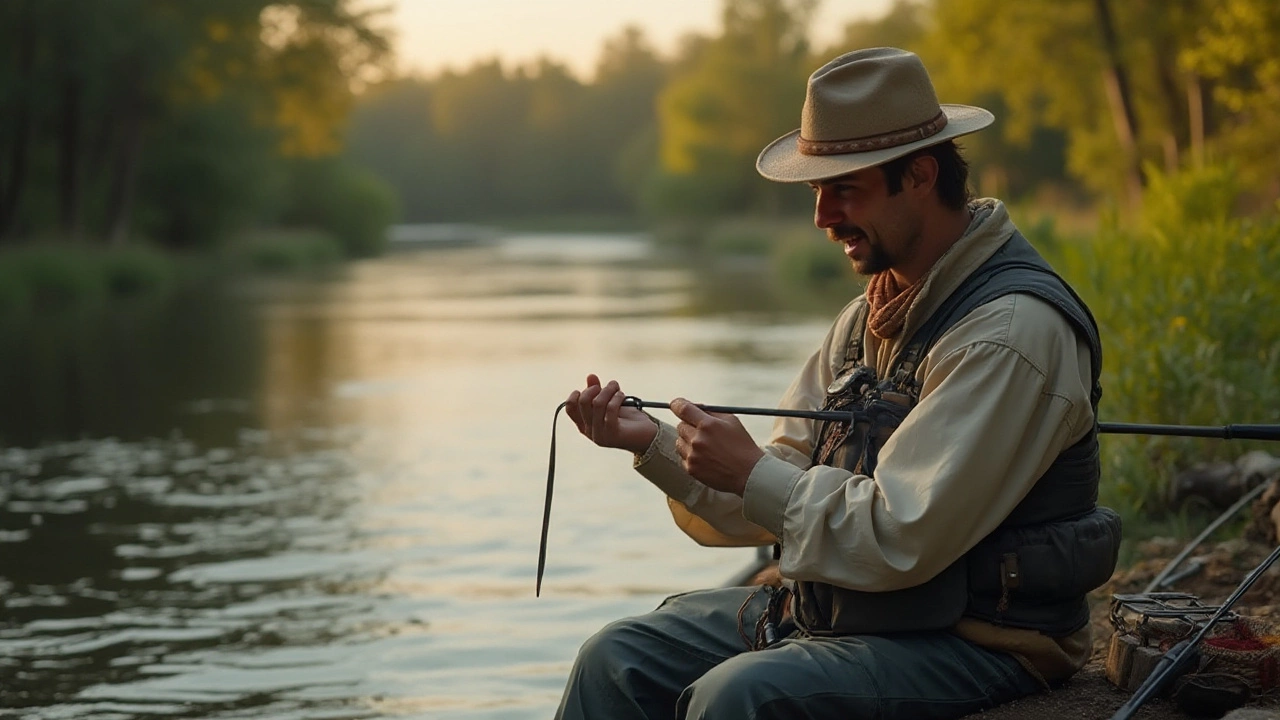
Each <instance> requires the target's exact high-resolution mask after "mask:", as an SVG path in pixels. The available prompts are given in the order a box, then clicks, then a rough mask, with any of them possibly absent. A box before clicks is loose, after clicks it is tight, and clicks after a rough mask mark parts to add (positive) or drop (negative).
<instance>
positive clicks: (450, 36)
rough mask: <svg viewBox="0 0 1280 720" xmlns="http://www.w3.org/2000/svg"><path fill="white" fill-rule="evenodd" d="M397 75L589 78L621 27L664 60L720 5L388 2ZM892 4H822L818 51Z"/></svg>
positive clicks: (680, 1)
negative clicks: (564, 68) (494, 65)
mask: <svg viewBox="0 0 1280 720" xmlns="http://www.w3.org/2000/svg"><path fill="white" fill-rule="evenodd" d="M393 5H394V7H393V10H392V12H391V14H390V16H389V18H388V20H389V21H390V24H391V26H392V27H393V28H394V30H395V32H396V34H397V36H398V37H397V41H396V51H397V55H398V57H399V65H400V69H402V70H405V71H418V72H422V73H426V74H428V75H431V74H435V73H437V72H439V71H440V70H442V69H444V68H446V67H452V68H454V69H459V70H460V69H465V68H467V67H469V66H470V65H472V64H473V63H475V62H477V61H479V60H485V59H489V58H493V57H500V58H501V59H502V60H503V62H504V63H509V64H515V63H523V62H526V61H530V60H534V59H536V58H538V57H540V56H548V57H551V58H553V59H556V60H560V61H562V62H564V63H566V64H567V65H568V66H569V67H570V68H571V69H572V70H573V71H574V72H575V74H577V75H578V76H579V77H580V78H582V79H584V80H585V79H589V78H590V76H591V73H592V70H593V68H594V66H595V61H596V58H597V57H598V56H599V53H600V47H601V44H602V43H603V42H604V40H605V39H606V38H608V37H611V36H614V35H616V34H617V33H618V32H619V31H620V30H621V29H622V28H623V27H625V26H626V25H628V24H635V25H639V26H640V27H641V28H643V29H644V31H645V34H646V36H647V37H648V38H649V41H650V42H651V43H652V44H653V45H654V47H655V48H656V49H657V50H658V51H659V52H660V53H662V54H664V55H668V54H670V53H671V52H672V51H673V50H674V49H675V47H676V42H677V39H678V38H679V37H680V36H681V35H684V34H685V33H687V32H690V31H693V32H702V33H715V32H717V31H718V28H719V25H720V7H721V0H393ZM890 5H891V0H825V2H822V4H821V5H820V6H819V10H818V13H817V16H816V18H815V21H814V24H813V26H812V37H813V39H814V41H815V42H816V43H817V44H818V45H820V46H821V45H823V44H826V43H830V42H834V41H835V40H836V39H837V38H838V37H839V36H840V34H841V32H842V30H843V28H844V25H845V23H847V22H849V21H851V20H856V19H860V18H866V17H876V16H879V15H883V14H884V13H885V12H886V11H887V10H888V8H889V6H890Z"/></svg>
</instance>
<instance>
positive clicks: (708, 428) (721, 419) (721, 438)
mask: <svg viewBox="0 0 1280 720" xmlns="http://www.w3.org/2000/svg"><path fill="white" fill-rule="evenodd" d="M671 412H673V413H675V415H676V417H678V418H680V420H681V422H680V425H679V427H677V428H676V430H677V432H678V433H679V435H680V437H679V439H677V440H676V452H678V453H680V457H681V458H682V459H683V460H684V469H685V471H686V472H688V473H689V474H690V475H692V476H693V477H695V478H697V479H698V480H699V481H700V482H701V483H702V484H704V485H706V486H707V487H710V488H713V489H715V490H722V491H724V492H731V493H733V494H735V495H741V494H742V492H743V490H744V489H745V488H746V486H747V477H748V476H750V475H751V470H752V468H754V467H755V466H756V463H757V462H759V460H760V458H761V457H763V456H764V451H763V450H761V449H760V447H759V446H758V445H756V443H755V441H754V440H752V439H751V434H750V433H748V432H747V429H746V428H744V427H743V426H742V423H741V422H740V421H739V420H738V418H737V416H735V415H726V414H724V413H708V412H706V411H704V410H703V409H702V408H700V407H698V406H697V405H694V404H693V403H691V402H689V401H688V400H685V399H684V398H676V399H675V400H672V401H671Z"/></svg>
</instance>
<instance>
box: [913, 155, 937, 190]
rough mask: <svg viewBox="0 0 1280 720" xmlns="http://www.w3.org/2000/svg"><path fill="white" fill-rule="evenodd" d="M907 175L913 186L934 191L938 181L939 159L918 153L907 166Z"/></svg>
mask: <svg viewBox="0 0 1280 720" xmlns="http://www.w3.org/2000/svg"><path fill="white" fill-rule="evenodd" d="M906 176H907V179H908V180H909V181H910V184H911V187H912V188H914V189H918V190H921V191H923V192H926V193H927V192H932V191H933V186H934V184H936V183H937V182H938V159H937V158H935V157H934V156H932V155H917V156H916V157H915V158H913V159H912V160H911V165H910V166H908V167H907V173H906Z"/></svg>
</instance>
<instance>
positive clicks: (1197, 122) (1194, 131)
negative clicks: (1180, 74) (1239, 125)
mask: <svg viewBox="0 0 1280 720" xmlns="http://www.w3.org/2000/svg"><path fill="white" fill-rule="evenodd" d="M1187 117H1188V120H1189V122H1188V124H1189V125H1190V128H1191V130H1190V135H1191V163H1192V164H1193V165H1194V166H1195V167H1197V168H1202V167H1204V137H1205V123H1204V117H1205V113H1204V87H1203V86H1202V85H1201V82H1200V78H1199V77H1197V76H1195V75H1188V76H1187Z"/></svg>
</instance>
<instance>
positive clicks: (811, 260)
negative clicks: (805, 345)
mask: <svg viewBox="0 0 1280 720" xmlns="http://www.w3.org/2000/svg"><path fill="white" fill-rule="evenodd" d="M773 267H774V282H775V283H776V284H777V285H778V287H779V288H780V290H781V291H782V292H783V293H784V294H785V295H787V296H789V297H792V298H795V299H798V300H801V301H803V304H804V305H807V306H813V307H820V308H823V309H827V308H832V309H834V308H839V307H841V306H843V305H844V304H845V303H847V302H848V301H849V300H851V299H853V298H854V297H855V296H857V295H858V294H859V293H861V292H862V290H861V287H860V286H863V285H865V284H866V279H865V278H859V277H858V276H857V275H855V274H854V272H853V269H852V268H851V267H850V266H849V260H848V259H847V258H846V257H845V256H844V255H843V254H842V253H841V252H840V248H838V247H836V246H835V245H833V244H832V243H831V242H830V241H828V240H827V239H826V237H825V236H824V235H823V234H822V233H821V232H820V231H817V230H814V229H813V227H812V226H806V227H803V228H802V227H800V226H796V227H795V228H793V229H792V230H790V231H788V232H786V233H784V234H783V237H782V240H781V242H779V243H778V244H777V245H776V246H775V249H774V253H773Z"/></svg>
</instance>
